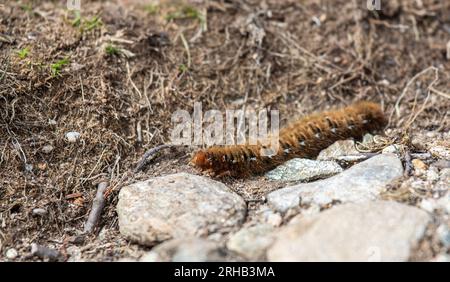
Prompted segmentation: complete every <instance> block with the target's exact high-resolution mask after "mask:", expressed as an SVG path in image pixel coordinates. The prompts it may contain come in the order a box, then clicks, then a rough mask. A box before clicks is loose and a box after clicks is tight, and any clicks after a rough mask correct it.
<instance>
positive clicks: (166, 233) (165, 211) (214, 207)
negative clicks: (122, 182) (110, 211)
mask: <svg viewBox="0 0 450 282" xmlns="http://www.w3.org/2000/svg"><path fill="white" fill-rule="evenodd" d="M117 214H118V217H119V229H120V232H121V233H122V235H124V236H126V237H127V238H128V239H130V240H133V241H137V242H139V243H141V244H146V245H154V244H155V243H157V242H161V241H164V240H168V239H171V238H184V237H186V236H206V235H208V234H210V233H214V232H218V231H221V232H227V231H230V230H233V229H234V228H236V227H238V226H239V225H240V224H241V223H242V221H243V220H244V217H245V214H246V205H245V202H244V200H243V199H242V198H241V197H240V196H238V195H237V194H235V193H233V192H232V191H231V190H230V189H229V188H228V187H227V186H225V185H224V184H222V183H220V182H217V181H214V180H211V179H209V178H206V177H202V176H196V175H191V174H187V173H178V174H173V175H168V176H163V177H156V178H152V179H149V180H147V181H143V182H138V183H134V184H132V185H129V186H126V187H123V188H122V189H121V191H120V193H119V202H118V204H117Z"/></svg>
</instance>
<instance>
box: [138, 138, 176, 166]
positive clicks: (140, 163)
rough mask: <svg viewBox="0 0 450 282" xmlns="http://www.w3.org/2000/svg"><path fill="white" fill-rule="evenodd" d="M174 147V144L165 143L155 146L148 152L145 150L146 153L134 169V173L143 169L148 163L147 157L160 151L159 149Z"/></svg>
mask: <svg viewBox="0 0 450 282" xmlns="http://www.w3.org/2000/svg"><path fill="white" fill-rule="evenodd" d="M171 147H173V145H172V144H163V145H159V146H157V147H154V148H152V149H150V150H148V151H147V152H145V154H144V155H143V156H142V158H141V160H140V161H139V162H138V164H137V166H136V168H135V169H134V173H137V172H139V171H141V170H142V168H143V167H144V166H145V164H146V163H147V159H148V158H149V157H150V156H152V155H154V154H156V153H158V152H159V151H161V150H162V149H166V148H171Z"/></svg>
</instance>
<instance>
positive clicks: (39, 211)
mask: <svg viewBox="0 0 450 282" xmlns="http://www.w3.org/2000/svg"><path fill="white" fill-rule="evenodd" d="M46 214H47V210H46V209H41V208H35V209H33V215H38V216H44V215H46Z"/></svg>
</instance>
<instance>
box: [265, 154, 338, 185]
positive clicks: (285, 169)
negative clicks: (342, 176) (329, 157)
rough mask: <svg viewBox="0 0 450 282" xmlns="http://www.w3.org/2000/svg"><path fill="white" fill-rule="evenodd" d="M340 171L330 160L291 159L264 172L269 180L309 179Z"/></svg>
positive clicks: (328, 175)
mask: <svg viewBox="0 0 450 282" xmlns="http://www.w3.org/2000/svg"><path fill="white" fill-rule="evenodd" d="M341 171H342V168H341V167H340V166H339V165H338V164H337V163H335V162H332V161H314V160H309V159H292V160H289V161H287V162H285V163H284V164H282V165H280V166H278V167H277V168H275V169H274V170H271V171H269V172H268V173H266V177H267V178H269V179H271V180H283V181H303V182H305V181H311V180H316V179H320V178H326V177H330V176H332V175H335V174H337V173H339V172H341Z"/></svg>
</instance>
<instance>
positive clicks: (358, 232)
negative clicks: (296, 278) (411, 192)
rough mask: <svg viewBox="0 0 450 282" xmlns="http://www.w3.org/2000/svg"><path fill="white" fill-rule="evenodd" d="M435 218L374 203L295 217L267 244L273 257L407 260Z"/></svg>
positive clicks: (408, 208)
mask: <svg viewBox="0 0 450 282" xmlns="http://www.w3.org/2000/svg"><path fill="white" fill-rule="evenodd" d="M429 222H431V217H430V216H429V215H428V214H427V213H426V212H424V211H421V210H420V209H417V208H415V207H411V206H407V205H404V204H400V203H397V202H388V201H376V202H369V203H364V204H345V205H341V206H337V207H333V208H331V209H329V210H326V211H324V212H322V213H320V214H319V215H316V216H312V217H296V218H294V219H293V220H292V221H291V223H289V224H288V225H287V226H286V227H285V228H284V229H282V230H281V231H280V232H279V233H278V234H277V235H276V239H275V243H274V244H273V245H272V247H270V248H269V250H268V252H267V257H268V259H269V260H270V261H407V260H408V258H409V257H410V254H411V253H410V252H411V249H412V248H413V247H414V246H415V245H416V244H417V243H418V241H419V240H420V239H421V238H422V237H423V235H424V233H425V229H426V226H427V224H428V223H429Z"/></svg>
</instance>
